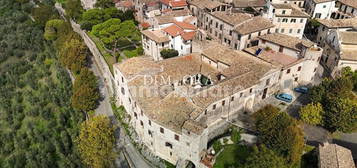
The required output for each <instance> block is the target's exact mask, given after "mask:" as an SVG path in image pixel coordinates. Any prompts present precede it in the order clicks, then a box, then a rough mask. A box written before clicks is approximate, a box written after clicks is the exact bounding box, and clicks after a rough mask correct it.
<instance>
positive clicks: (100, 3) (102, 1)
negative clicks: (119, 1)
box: [95, 0, 115, 8]
mask: <svg viewBox="0 0 357 168" xmlns="http://www.w3.org/2000/svg"><path fill="white" fill-rule="evenodd" d="M114 5H115V4H114V2H113V0H97V2H96V3H95V7H98V8H110V7H114Z"/></svg>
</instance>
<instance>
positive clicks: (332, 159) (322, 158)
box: [318, 144, 355, 168]
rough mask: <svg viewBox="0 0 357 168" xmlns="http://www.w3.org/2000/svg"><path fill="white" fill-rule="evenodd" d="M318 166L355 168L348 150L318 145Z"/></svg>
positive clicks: (334, 145) (337, 146)
mask: <svg viewBox="0 0 357 168" xmlns="http://www.w3.org/2000/svg"><path fill="white" fill-rule="evenodd" d="M318 153H319V165H320V167H321V168H355V164H354V162H353V158H352V153H351V151H350V150H349V149H347V148H344V147H342V146H339V145H336V144H323V145H319V149H318Z"/></svg>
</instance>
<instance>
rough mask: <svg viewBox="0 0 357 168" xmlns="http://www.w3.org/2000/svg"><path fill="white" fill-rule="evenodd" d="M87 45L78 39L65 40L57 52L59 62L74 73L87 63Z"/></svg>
mask: <svg viewBox="0 0 357 168" xmlns="http://www.w3.org/2000/svg"><path fill="white" fill-rule="evenodd" d="M86 54H87V47H86V45H85V44H84V43H83V42H82V41H80V40H79V39H76V38H74V39H71V40H69V41H66V42H65V44H64V45H63V47H62V48H61V50H60V52H59V57H60V62H61V63H62V64H63V65H64V66H66V67H67V68H68V69H70V70H71V71H72V72H74V73H79V71H80V70H81V69H82V68H83V67H84V66H85V65H86V63H87V56H86Z"/></svg>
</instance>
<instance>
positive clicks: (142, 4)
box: [134, 0, 161, 22]
mask: <svg viewBox="0 0 357 168" xmlns="http://www.w3.org/2000/svg"><path fill="white" fill-rule="evenodd" d="M134 4H135V10H136V11H137V12H136V13H135V14H136V19H137V20H138V21H139V22H148V21H147V20H149V19H150V18H152V17H154V16H158V15H160V14H161V12H160V3H159V1H158V0H134Z"/></svg>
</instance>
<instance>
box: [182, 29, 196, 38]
mask: <svg viewBox="0 0 357 168" xmlns="http://www.w3.org/2000/svg"><path fill="white" fill-rule="evenodd" d="M195 35H196V32H194V31H191V32H184V33H182V34H181V37H182V38H183V39H184V40H192V39H193V38H194V37H195Z"/></svg>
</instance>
